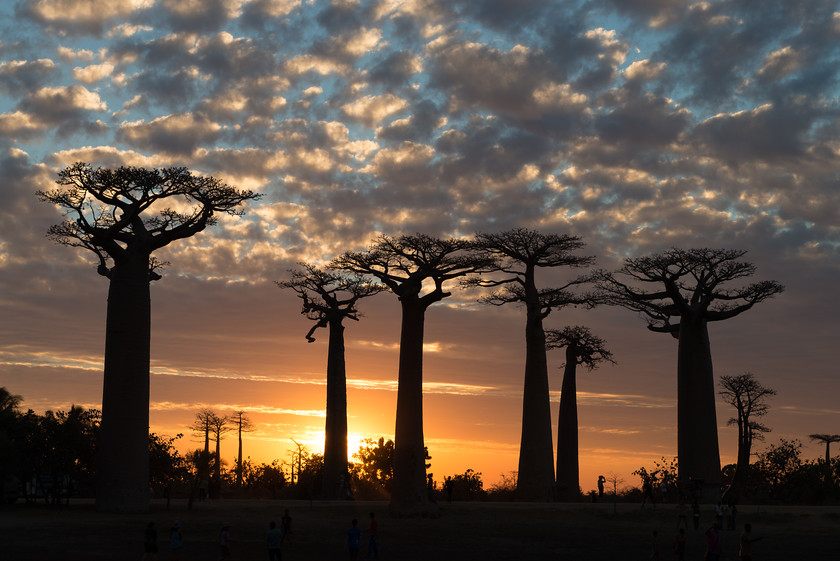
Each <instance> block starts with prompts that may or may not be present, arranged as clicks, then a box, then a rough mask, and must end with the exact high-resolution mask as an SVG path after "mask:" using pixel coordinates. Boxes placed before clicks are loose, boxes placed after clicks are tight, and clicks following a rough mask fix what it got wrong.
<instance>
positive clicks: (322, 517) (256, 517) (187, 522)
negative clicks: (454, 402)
mask: <svg viewBox="0 0 840 561" xmlns="http://www.w3.org/2000/svg"><path fill="white" fill-rule="evenodd" d="M285 508H288V509H289V511H290V514H291V516H292V519H293V522H292V530H293V531H292V534H291V543H286V544H284V546H283V561H304V560H305V561H310V560H312V561H320V560H324V561H332V560H342V559H349V555H348V552H347V549H346V540H347V537H346V536H347V529H348V528H349V527H350V522H351V520H352V519H353V518H358V519H359V525H360V527H361V528H363V529H367V526H368V520H369V513H370V512H371V511H372V512H375V513H376V514H377V519H378V520H379V559H383V560H395V561H415V560H417V561H420V560H423V561H438V560H442V561H448V560H452V561H460V560H467V561H469V560H482V561H488V560H508V559H510V560H520V559H522V560H525V559H528V560H531V559H535V560H542V559H564V560H578V559H579V560H593V561H600V560H604V561H606V560H609V561H622V560H627V561H631V560H646V559H650V558H651V550H652V545H653V532H654V531H657V533H658V539H657V541H658V544H659V549H660V557H659V558H660V559H663V560H666V559H675V558H676V557H675V555H674V554H673V552H672V550H671V546H672V544H673V540H674V538H675V536H676V535H677V522H678V514H677V509H676V507H675V506H674V505H667V504H666V505H657V506H656V507H655V508H651V507H650V506H647V507H646V508H644V509H642V508H640V506H639V505H631V504H619V505H617V510H616V511H615V512H614V508H613V505H612V504H591V503H580V504H530V503H457V502H456V503H453V504H443V505H441V515H440V517H439V518H434V519H393V518H390V517H389V516H388V514H387V504H386V503H383V502H314V503H310V502H308V501H240V500H222V501H204V502H201V503H196V504H195V505H194V506H193V508H192V509H191V510H188V509H187V505H186V501H173V503H172V505H171V507H170V509H169V510H166V508H165V504H164V503H162V502H154V503H153V505H152V510H151V512H149V513H146V514H106V513H100V512H97V511H96V510H94V508H93V505H92V503H91V502H82V501H77V502H75V503H72V504H70V505H69V506H61V507H52V506H46V505H43V504H38V505H25V504H22V503H17V504H14V505H7V506H3V507H0V544H2V545H0V560H2V561H12V560H25V561H41V560H44V561H46V560H59V559H60V560H70V561H74V560H83V559H84V560H107V561H121V560H124V559H125V560H130V561H135V560H138V559H141V558H142V556H143V533H144V530H145V527H146V525H147V523H148V522H150V521H153V522H154V523H155V525H156V527H157V529H158V544H159V547H160V554H159V555H158V557H157V559H159V560H161V561H165V560H169V559H175V557H173V555H172V553H171V552H170V550H169V538H168V536H169V528H170V527H171V525H172V523H173V522H174V521H175V520H179V521H180V522H181V528H182V533H183V537H184V548H183V550H182V551H181V553H180V555H179V556H178V557H177V559H179V560H181V561H193V560H201V561H215V560H217V559H219V557H220V552H219V547H218V536H219V532H220V530H221V527H222V526H223V525H230V526H231V537H232V544H231V551H232V555H231V559H232V560H233V561H251V560H254V561H259V560H264V559H267V558H268V556H267V553H266V548H265V532H266V530H267V529H268V523H269V521H271V520H276V521H277V522H278V524H279V522H280V517H281V516H282V514H283V510H284V509H285ZM702 513H703V514H702V517H701V524H700V530H699V531H694V529H693V525H692V523H691V520H689V525H690V527H689V529H688V531H687V536H688V550H687V551H688V553H687V555H686V559H687V560H689V561H700V560H702V559H703V551H704V539H703V530H704V529H705V528H706V527H708V526H709V525H710V524H711V523H712V521H713V508H712V505H706V506H704V508H703V510H702ZM689 518H690V517H689ZM746 522H749V523H751V524H752V527H753V535H754V536H755V537H761V538H762V539H761V540H760V541H758V542H756V543H755V544H754V545H753V548H754V551H753V558H754V559H755V560H756V561H775V560H778V561H782V560H784V561H798V560H807V559H838V558H840V505H837V506H829V507H799V506H797V507H785V506H760V507H758V506H753V505H745V506H743V507H741V509H740V511H739V513H738V519H737V525H738V527H739V529H740V528H741V527H742V526H743V524H744V523H746ZM739 532H740V530H739V531H737V532H736V531H724V532H723V534H722V535H723V546H724V553H725V559H729V560H734V559H737V558H738V547H737V543H738V535H739ZM366 548H367V536H364V537H363V540H362V551H361V555H360V558H361V559H363V558H364V557H365V553H366V552H367V549H366Z"/></svg>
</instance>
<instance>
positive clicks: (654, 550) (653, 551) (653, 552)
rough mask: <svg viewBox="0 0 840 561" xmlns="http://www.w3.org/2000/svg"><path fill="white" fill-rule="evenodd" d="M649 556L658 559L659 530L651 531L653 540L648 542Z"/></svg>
mask: <svg viewBox="0 0 840 561" xmlns="http://www.w3.org/2000/svg"><path fill="white" fill-rule="evenodd" d="M650 558H651V559H659V532H657V531H656V530H654V531H653V541H652V542H651V544H650Z"/></svg>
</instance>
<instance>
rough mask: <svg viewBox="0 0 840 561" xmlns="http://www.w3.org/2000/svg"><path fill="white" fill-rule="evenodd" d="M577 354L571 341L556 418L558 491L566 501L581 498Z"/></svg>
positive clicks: (559, 495)
mask: <svg viewBox="0 0 840 561" xmlns="http://www.w3.org/2000/svg"><path fill="white" fill-rule="evenodd" d="M577 359H578V357H577V354H576V353H575V350H574V349H573V346H572V345H569V346H568V347H566V367H565V368H564V370H563V387H562V393H561V394H560V414H559V416H558V421H557V493H558V498H559V499H560V500H564V501H573V500H578V499H579V498H580V466H579V462H578V416H577V380H576V377H577V376H576V375H577Z"/></svg>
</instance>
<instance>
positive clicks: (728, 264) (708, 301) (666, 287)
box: [599, 248, 784, 502]
mask: <svg viewBox="0 0 840 561" xmlns="http://www.w3.org/2000/svg"><path fill="white" fill-rule="evenodd" d="M745 253H746V251H743V250H727V249H708V248H701V249H678V248H673V249H670V250H668V251H665V252H663V253H659V254H654V255H652V256H649V257H640V258H628V259H626V260H625V261H624V266H623V267H621V268H620V269H619V270H618V271H617V272H616V273H607V272H603V271H602V272H600V273H599V287H600V289H601V292H602V295H603V297H604V298H605V299H606V300H607V301H608V302H609V303H611V304H614V305H617V306H622V307H624V308H627V309H629V310H632V311H635V312H639V313H640V314H641V315H642V316H643V317H645V318H646V319H647V322H648V329H650V330H651V331H654V332H657V333H668V334H671V335H672V336H673V337H675V338H676V339H678V341H679V343H678V347H677V349H678V350H677V454H678V457H679V469H680V479H681V480H683V481H684V482H688V481H689V480H693V481H694V482H695V483H701V482H702V483H703V484H704V485H703V488H702V493H703V495H704V496H703V499H704V500H706V501H711V502H714V501H716V500H717V499H718V497H719V495H720V449H719V447H718V436H717V419H716V418H715V385H714V374H713V369H712V352H711V346H710V342H709V331H708V323H709V322H714V321H723V320H726V319H730V318H733V317H735V316H737V315H740V314H742V313H744V312H746V311H747V310H749V309H750V308H752V307H753V306H754V305H755V304H758V303H759V302H763V301H764V300H766V299H768V298H771V297H773V296H775V295H776V294H779V293H781V292H782V291H783V290H784V287H783V286H782V285H781V284H779V283H778V282H776V281H761V282H757V283H753V284H748V285H742V286H739V287H737V288H724V285H726V284H729V283H732V282H733V281H735V282H737V281H739V280H741V279H746V278H749V277H751V276H753V275H754V274H755V271H756V267H755V265H753V264H752V263H748V262H746V261H739V259H740V258H741V257H742V256H743V255H744V254H745ZM619 277H627V278H629V281H628V282H629V283H628V282H622V281H621V280H619ZM637 285H642V286H646V285H654V286H655V290H653V291H647V290H646V289H644V288H639V287H638V286H637ZM673 318H677V319H678V323H676V324H672V323H671V319H673Z"/></svg>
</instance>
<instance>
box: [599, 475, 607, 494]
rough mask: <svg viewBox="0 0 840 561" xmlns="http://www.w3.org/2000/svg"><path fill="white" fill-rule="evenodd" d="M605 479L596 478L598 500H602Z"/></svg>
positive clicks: (601, 477) (600, 476)
mask: <svg viewBox="0 0 840 561" xmlns="http://www.w3.org/2000/svg"><path fill="white" fill-rule="evenodd" d="M606 481H607V478H606V477H604V476H603V475H599V476H598V499H599V500H600V499H603V498H604V483H606Z"/></svg>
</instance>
